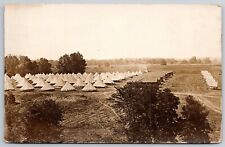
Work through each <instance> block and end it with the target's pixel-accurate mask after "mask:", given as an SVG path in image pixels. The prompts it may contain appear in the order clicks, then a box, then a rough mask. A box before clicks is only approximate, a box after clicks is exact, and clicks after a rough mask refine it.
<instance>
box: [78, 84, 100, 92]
mask: <svg viewBox="0 0 225 147" xmlns="http://www.w3.org/2000/svg"><path fill="white" fill-rule="evenodd" d="M82 91H90V92H91V91H97V89H96V88H95V87H94V86H93V85H92V84H91V83H90V82H89V83H88V84H87V85H86V86H85V87H84V88H83V89H82Z"/></svg>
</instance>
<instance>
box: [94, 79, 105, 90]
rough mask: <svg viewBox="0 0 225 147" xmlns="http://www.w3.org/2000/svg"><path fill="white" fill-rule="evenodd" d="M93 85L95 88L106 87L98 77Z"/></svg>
mask: <svg viewBox="0 0 225 147" xmlns="http://www.w3.org/2000/svg"><path fill="white" fill-rule="evenodd" d="M94 86H95V87H97V88H105V87H106V85H105V84H104V83H103V82H102V80H100V78H97V79H96V82H95V83H94Z"/></svg>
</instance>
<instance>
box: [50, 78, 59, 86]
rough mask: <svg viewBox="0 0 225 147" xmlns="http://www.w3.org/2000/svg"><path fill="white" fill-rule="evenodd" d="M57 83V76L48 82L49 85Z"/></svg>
mask: <svg viewBox="0 0 225 147" xmlns="http://www.w3.org/2000/svg"><path fill="white" fill-rule="evenodd" d="M57 81H58V78H57V76H53V78H52V80H51V81H50V84H51V85H54V84H55V83H56V82H57Z"/></svg>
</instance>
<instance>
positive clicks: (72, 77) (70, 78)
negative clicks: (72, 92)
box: [68, 75, 77, 84]
mask: <svg viewBox="0 0 225 147" xmlns="http://www.w3.org/2000/svg"><path fill="white" fill-rule="evenodd" d="M76 81H77V79H75V78H74V76H72V75H70V76H68V82H69V83H70V84H74V83H76Z"/></svg>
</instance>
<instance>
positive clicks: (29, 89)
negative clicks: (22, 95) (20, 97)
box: [20, 81, 34, 91]
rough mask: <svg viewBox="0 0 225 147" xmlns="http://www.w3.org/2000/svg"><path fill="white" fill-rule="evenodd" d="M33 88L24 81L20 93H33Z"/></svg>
mask: <svg viewBox="0 0 225 147" xmlns="http://www.w3.org/2000/svg"><path fill="white" fill-rule="evenodd" d="M33 90H34V86H33V85H32V84H30V83H29V82H28V81H24V83H23V86H22V87H21V88H20V91H33Z"/></svg>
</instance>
